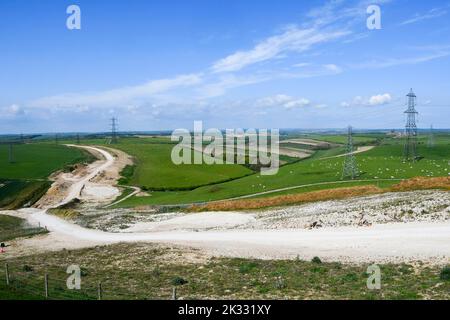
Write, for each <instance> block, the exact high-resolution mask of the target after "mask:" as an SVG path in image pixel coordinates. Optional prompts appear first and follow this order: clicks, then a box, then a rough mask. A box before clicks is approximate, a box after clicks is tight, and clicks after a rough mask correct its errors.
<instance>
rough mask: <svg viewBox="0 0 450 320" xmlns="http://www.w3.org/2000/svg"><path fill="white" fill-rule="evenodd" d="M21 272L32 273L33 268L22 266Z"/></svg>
mask: <svg viewBox="0 0 450 320" xmlns="http://www.w3.org/2000/svg"><path fill="white" fill-rule="evenodd" d="M22 269H23V271H25V272H32V271H33V270H34V268H33V267H32V266H29V265H27V264H26V265H24V266H23V268H22Z"/></svg>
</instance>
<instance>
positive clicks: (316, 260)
mask: <svg viewBox="0 0 450 320" xmlns="http://www.w3.org/2000/svg"><path fill="white" fill-rule="evenodd" d="M311 262H312V263H317V264H320V263H322V260H320V258H319V257H314V258H312V260H311Z"/></svg>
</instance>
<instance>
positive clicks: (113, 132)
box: [111, 117, 117, 144]
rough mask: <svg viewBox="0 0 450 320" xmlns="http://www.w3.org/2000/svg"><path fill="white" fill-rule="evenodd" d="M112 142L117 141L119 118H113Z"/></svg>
mask: <svg viewBox="0 0 450 320" xmlns="http://www.w3.org/2000/svg"><path fill="white" fill-rule="evenodd" d="M111 143H113V144H114V143H117V118H114V117H113V118H111Z"/></svg>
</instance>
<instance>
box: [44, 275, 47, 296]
mask: <svg viewBox="0 0 450 320" xmlns="http://www.w3.org/2000/svg"><path fill="white" fill-rule="evenodd" d="M44 288H45V298H46V299H48V274H47V273H46V274H45V276H44Z"/></svg>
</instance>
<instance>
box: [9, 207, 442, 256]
mask: <svg viewBox="0 0 450 320" xmlns="http://www.w3.org/2000/svg"><path fill="white" fill-rule="evenodd" d="M10 213H11V212H10ZM17 215H19V216H21V217H25V218H27V220H28V221H29V222H30V223H32V224H34V225H37V224H40V225H41V226H46V227H47V228H48V229H49V230H50V231H51V233H50V238H51V241H48V240H45V239H44V241H43V242H42V243H41V244H40V245H39V239H30V240H28V242H27V243H25V244H26V245H29V246H30V245H31V246H36V247H41V246H42V245H46V246H49V247H54V248H55V249H62V248H72V249H73V248H76V247H79V248H82V247H87V246H93V245H101V244H114V243H120V242H159V243H168V244H178V245H185V246H190V247H195V248H201V249H205V250H207V251H209V252H210V253H212V254H215V255H225V256H234V257H236V256H237V257H255V258H262V259H282V258H294V257H297V256H298V257H299V258H301V259H311V258H312V257H314V256H320V257H321V258H323V260H325V261H342V262H356V263H359V262H387V261H395V262H401V261H405V262H407V261H416V260H421V261H428V262H431V263H436V264H445V263H448V262H449V257H450V222H440V223H428V222H411V223H393V224H383V225H375V226H372V227H365V228H364V227H338V228H323V229H318V230H307V229H298V230H293V229H286V230H225V231H202V232H195V231H183V230H175V231H174V230H172V231H168V232H164V231H157V232H146V233H143V232H133V233H112V232H103V231H99V230H92V229H85V228H83V227H81V226H78V225H75V224H73V223H71V222H68V221H65V220H61V219H59V218H57V217H55V216H50V215H47V214H46V213H44V212H43V211H41V210H37V209H22V210H19V211H18V212H17ZM213 215H214V214H198V215H196V216H197V218H198V220H197V221H198V222H197V225H198V227H204V225H205V223H204V221H206V220H208V219H209V218H208V217H212V216H213ZM219 215H221V216H222V217H220V216H218V217H220V218H219V220H220V219H225V220H227V217H224V216H225V215H227V213H223V214H219ZM194 216H195V215H194ZM233 217H238V216H236V215H234V216H233ZM183 218H185V217H183ZM189 218H190V227H193V226H195V220H194V218H191V217H189ZM203 218H204V219H203ZM180 219H181V218H176V219H174V220H176V222H175V223H179V222H180ZM202 219H203V220H204V221H202ZM241 219H242V217H240V216H239V217H238V219H237V220H241ZM188 220H189V219H188ZM181 221H182V220H181ZM236 222H237V221H236ZM172 223H173V222H172ZM206 223H208V222H206ZM164 224H166V225H167V221H166V222H162V226H164ZM211 225H212V224H211ZM163 228H164V227H163ZM43 238H45V237H43ZM22 245H23V244H22ZM46 249H48V248H46Z"/></svg>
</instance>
